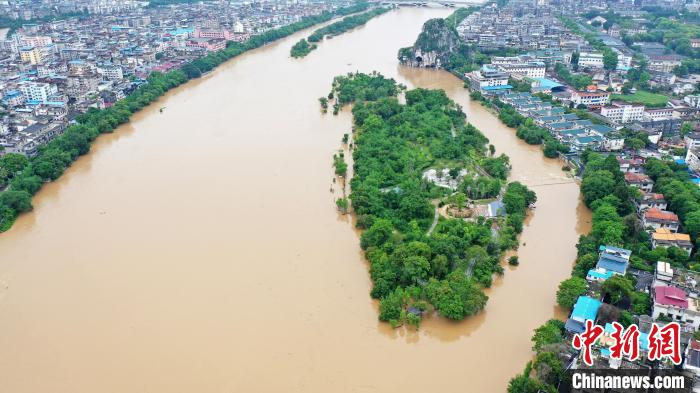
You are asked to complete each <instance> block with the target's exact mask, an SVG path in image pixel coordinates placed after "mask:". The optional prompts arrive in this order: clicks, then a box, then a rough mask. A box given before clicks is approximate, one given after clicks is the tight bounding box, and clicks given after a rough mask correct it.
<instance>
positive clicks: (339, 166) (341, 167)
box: [333, 150, 348, 176]
mask: <svg viewBox="0 0 700 393" xmlns="http://www.w3.org/2000/svg"><path fill="white" fill-rule="evenodd" d="M333 167H334V168H335V174H336V175H338V176H345V175H346V174H347V172H348V164H347V163H346V162H345V153H344V152H343V151H342V150H341V151H340V152H338V154H334V155H333Z"/></svg>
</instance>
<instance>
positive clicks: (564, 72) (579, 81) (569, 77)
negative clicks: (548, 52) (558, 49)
mask: <svg viewBox="0 0 700 393" xmlns="http://www.w3.org/2000/svg"><path fill="white" fill-rule="evenodd" d="M554 71H555V72H556V73H557V76H558V77H559V78H561V79H562V80H563V81H564V82H566V83H567V84H568V85H571V86H573V87H574V88H575V89H577V90H583V89H585V88H586V86H589V85H590V84H591V83H593V79H591V77H590V76H588V75H583V74H581V75H577V74H572V73H571V71H569V69H568V68H566V66H565V65H564V64H561V63H557V64H556V65H555V66H554Z"/></svg>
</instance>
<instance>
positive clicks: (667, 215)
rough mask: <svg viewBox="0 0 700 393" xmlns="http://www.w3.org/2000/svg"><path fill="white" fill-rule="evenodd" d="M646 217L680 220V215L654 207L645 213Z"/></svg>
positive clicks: (649, 218)
mask: <svg viewBox="0 0 700 393" xmlns="http://www.w3.org/2000/svg"><path fill="white" fill-rule="evenodd" d="M644 218H645V219H647V220H660V221H673V222H676V221H678V216H677V215H675V214H673V213H671V212H669V211H665V210H661V209H658V208H656V207H653V208H651V209H649V210H647V211H646V212H645V213H644Z"/></svg>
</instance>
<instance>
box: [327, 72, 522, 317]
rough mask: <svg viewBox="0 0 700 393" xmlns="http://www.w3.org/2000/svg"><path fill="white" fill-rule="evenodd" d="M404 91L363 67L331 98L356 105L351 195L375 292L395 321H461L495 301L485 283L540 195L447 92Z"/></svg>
mask: <svg viewBox="0 0 700 393" xmlns="http://www.w3.org/2000/svg"><path fill="white" fill-rule="evenodd" d="M404 90H405V88H404V87H403V86H400V85H398V84H397V83H396V82H395V81H394V80H393V79H387V78H385V77H383V76H382V75H380V74H376V73H373V74H371V75H367V74H362V73H357V74H348V75H347V76H339V77H336V78H335V80H334V82H333V89H332V93H333V94H332V95H329V97H333V100H335V101H336V103H335V104H336V105H339V106H342V105H346V104H354V105H353V109H352V113H353V118H354V133H353V138H354V141H353V143H354V149H353V150H352V155H353V173H354V176H353V177H352V179H351V181H350V184H351V189H352V191H351V193H350V200H351V202H352V209H353V210H354V212H355V214H356V216H357V226H358V227H359V228H361V229H363V230H364V232H363V233H362V236H361V247H362V249H363V250H364V251H365V255H366V258H367V260H368V261H369V263H370V274H371V277H372V281H373V283H374V285H373V288H372V291H371V296H372V297H373V298H375V299H379V301H380V303H379V304H380V305H379V319H380V320H382V321H387V322H389V323H391V324H392V325H393V326H399V325H402V324H404V323H408V324H411V325H416V326H417V325H419V324H420V321H421V317H422V316H423V315H425V314H426V313H429V312H431V311H436V312H437V313H438V314H439V315H442V316H444V317H447V318H450V319H454V320H460V319H463V318H465V317H467V316H469V315H473V314H475V313H477V312H479V311H480V310H481V309H483V308H484V306H485V305H486V301H487V299H488V297H487V296H486V295H485V294H484V293H483V289H484V288H485V287H488V286H490V285H491V280H492V276H493V274H494V273H498V274H500V273H502V272H503V267H502V265H501V262H502V259H503V253H504V251H506V250H508V249H514V248H517V245H518V240H517V235H518V233H519V232H520V231H521V230H522V225H523V220H524V218H525V214H526V211H527V208H528V206H530V205H531V204H532V203H534V202H535V200H536V197H535V194H534V192H532V191H530V190H528V189H527V187H525V186H524V185H522V184H520V183H517V182H514V183H510V184H507V183H506V182H507V177H508V172H509V169H510V168H509V162H508V157H506V156H505V155H500V156H494V154H493V150H492V149H491V150H490V149H488V148H487V143H488V140H487V139H486V137H485V136H484V135H483V134H482V133H481V132H480V131H479V130H478V129H476V128H475V127H474V126H472V125H471V124H469V123H467V122H466V119H465V118H466V116H465V114H464V112H462V109H461V108H460V107H459V105H457V104H456V103H455V102H453V101H452V100H450V99H449V98H448V97H447V96H446V95H445V92H444V91H442V90H426V89H414V90H410V91H404ZM399 94H404V95H405V101H406V103H405V104H402V103H400V102H399V99H398V98H399ZM335 160H336V161H337V156H336V158H335ZM335 166H336V168H337V167H338V165H337V163H335ZM436 209H437V210H438V211H439V215H436V214H435V212H436ZM494 210H495V211H494ZM436 217H439V219H438V220H437V222H435V219H436Z"/></svg>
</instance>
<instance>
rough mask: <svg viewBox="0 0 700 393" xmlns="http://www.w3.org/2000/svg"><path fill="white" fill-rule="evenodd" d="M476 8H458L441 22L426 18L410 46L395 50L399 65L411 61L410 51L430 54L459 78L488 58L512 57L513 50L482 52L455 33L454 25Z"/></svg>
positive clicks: (487, 60)
mask: <svg viewBox="0 0 700 393" xmlns="http://www.w3.org/2000/svg"><path fill="white" fill-rule="evenodd" d="M479 8H480V7H469V8H459V9H457V10H456V11H455V12H454V13H452V15H450V16H448V17H447V18H445V19H441V18H436V19H430V20H428V21H427V22H425V24H424V25H423V31H422V32H421V33H420V35H418V38H417V39H416V42H415V43H414V44H413V46H412V47H408V48H402V49H400V50H399V53H398V58H399V60H401V61H402V62H407V61H411V60H412V59H413V58H414V56H413V54H414V52H416V51H418V50H420V51H421V52H422V53H428V52H433V53H434V54H435V55H436V56H437V58H438V59H439V60H440V63H441V64H442V66H443V67H444V68H445V69H446V70H448V71H450V72H452V73H453V74H455V75H457V76H459V77H463V76H464V73H465V72H470V71H473V70H476V69H478V68H480V67H481V66H482V65H484V64H486V63H489V62H490V61H491V56H512V55H515V54H518V53H519V51H518V50H516V49H510V48H509V49H499V50H493V51H485V50H483V49H480V48H478V46H477V45H469V44H465V43H464V42H463V41H462V40H461V39H460V38H459V36H458V34H457V25H458V24H459V22H461V21H462V20H463V19H464V18H466V17H467V16H469V15H470V14H472V13H473V12H475V11H476V10H478V9H479Z"/></svg>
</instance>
